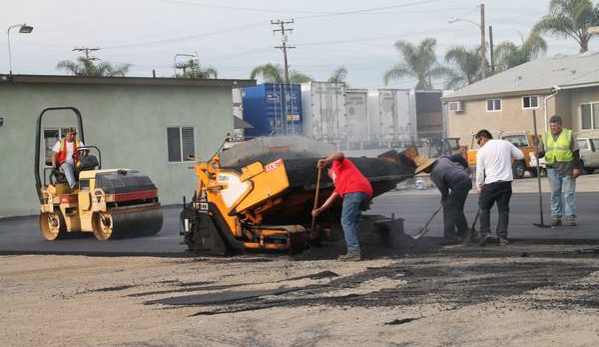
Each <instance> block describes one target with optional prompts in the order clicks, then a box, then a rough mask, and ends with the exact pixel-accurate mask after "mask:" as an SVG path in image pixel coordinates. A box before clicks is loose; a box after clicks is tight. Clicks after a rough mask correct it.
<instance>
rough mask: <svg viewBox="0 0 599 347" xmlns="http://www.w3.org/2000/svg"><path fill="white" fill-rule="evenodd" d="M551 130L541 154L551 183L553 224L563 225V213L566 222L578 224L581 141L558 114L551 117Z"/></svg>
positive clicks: (544, 141) (545, 138) (543, 143)
mask: <svg viewBox="0 0 599 347" xmlns="http://www.w3.org/2000/svg"><path fill="white" fill-rule="evenodd" d="M549 130H550V131H549V132H545V133H544V134H543V135H542V139H543V141H542V143H541V150H540V152H539V157H540V158H543V156H544V157H545V163H546V164H547V177H548V178H549V184H550V186H551V225H552V226H558V225H561V224H562V219H561V218H562V214H564V212H565V216H566V224H567V225H570V226H575V225H576V200H575V198H574V191H575V190H576V178H577V177H578V176H580V174H581V172H582V161H581V160H580V153H579V148H578V143H577V142H576V139H575V138H574V136H573V135H572V130H570V129H565V128H563V127H562V118H561V117H560V116H558V115H554V116H552V117H551V118H550V119H549ZM562 192H563V193H562ZM562 194H563V196H562ZM564 202H565V203H564Z"/></svg>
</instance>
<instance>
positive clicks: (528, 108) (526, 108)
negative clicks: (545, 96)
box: [522, 95, 539, 110]
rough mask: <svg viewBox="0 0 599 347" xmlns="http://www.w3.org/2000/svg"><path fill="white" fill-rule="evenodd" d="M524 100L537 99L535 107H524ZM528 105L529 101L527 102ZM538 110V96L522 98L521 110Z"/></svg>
mask: <svg viewBox="0 0 599 347" xmlns="http://www.w3.org/2000/svg"><path fill="white" fill-rule="evenodd" d="M524 98H537V106H535V107H525V106H524ZM529 104H530V101H529ZM537 108H539V96H538V95H525V96H523V97H522V109H523V110H533V109H537Z"/></svg>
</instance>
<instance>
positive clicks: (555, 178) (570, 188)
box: [547, 168, 576, 219]
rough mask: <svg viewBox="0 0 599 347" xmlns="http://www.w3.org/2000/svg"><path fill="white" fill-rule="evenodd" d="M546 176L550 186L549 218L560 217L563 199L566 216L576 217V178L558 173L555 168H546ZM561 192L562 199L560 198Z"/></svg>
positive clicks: (562, 210) (562, 209)
mask: <svg viewBox="0 0 599 347" xmlns="http://www.w3.org/2000/svg"><path fill="white" fill-rule="evenodd" d="M547 177H548V178H549V184H550V186H551V218H553V219H561V218H562V214H563V212H564V205H563V200H565V202H566V203H565V212H566V218H575V217H576V199H575V198H574V191H575V190H576V179H574V177H572V176H568V175H564V174H560V173H559V172H558V171H556V170H555V169H550V168H547ZM562 194H563V199H562Z"/></svg>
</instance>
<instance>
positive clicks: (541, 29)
mask: <svg viewBox="0 0 599 347" xmlns="http://www.w3.org/2000/svg"><path fill="white" fill-rule="evenodd" d="M597 24H599V7H598V6H595V5H593V3H592V2H591V1H590V0H551V3H550V4H549V14H547V15H545V16H544V17H543V18H542V19H541V21H539V22H538V23H537V24H535V26H534V28H533V32H535V33H539V34H548V35H551V36H554V37H561V38H573V39H575V40H576V42H578V45H579V46H580V53H584V52H586V51H588V50H589V40H590V39H591V35H592V34H589V32H588V28H589V27H591V26H595V25H597Z"/></svg>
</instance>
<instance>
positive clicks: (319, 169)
mask: <svg viewBox="0 0 599 347" xmlns="http://www.w3.org/2000/svg"><path fill="white" fill-rule="evenodd" d="M321 173H322V168H321V167H319V168H318V174H317V175H316V192H314V208H313V210H315V209H316V208H317V207H318V192H320V175H321ZM315 226H316V216H312V224H311V226H310V232H311V233H313V232H314V227H315Z"/></svg>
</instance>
